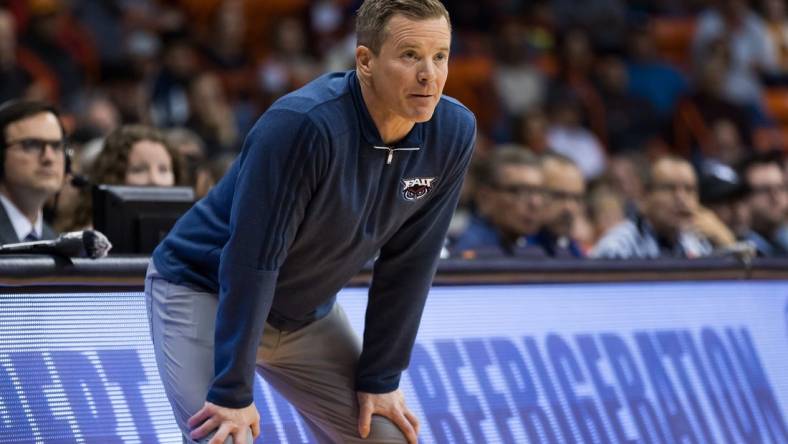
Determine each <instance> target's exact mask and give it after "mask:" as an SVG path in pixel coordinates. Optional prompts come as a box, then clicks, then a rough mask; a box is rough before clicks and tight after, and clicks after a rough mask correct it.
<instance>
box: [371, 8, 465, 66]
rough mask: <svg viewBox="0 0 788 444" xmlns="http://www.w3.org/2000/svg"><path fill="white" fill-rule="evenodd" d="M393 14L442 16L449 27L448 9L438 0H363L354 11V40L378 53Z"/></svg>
mask: <svg viewBox="0 0 788 444" xmlns="http://www.w3.org/2000/svg"><path fill="white" fill-rule="evenodd" d="M395 14H402V15H404V16H405V17H407V18H409V19H413V20H426V19H433V18H440V17H444V18H445V19H446V23H448V24H449V27H450V28H451V21H450V20H449V11H447V10H446V7H445V6H443V3H441V2H440V0H365V1H364V3H363V4H362V5H361V7H360V8H358V11H357V12H356V40H357V44H358V45H359V46H366V47H367V48H369V49H370V50H371V51H372V52H373V53H375V54H378V52H379V51H380V47H381V46H383V41H384V40H385V39H386V32H387V30H386V25H388V21H389V19H390V18H391V17H392V16H394V15H395Z"/></svg>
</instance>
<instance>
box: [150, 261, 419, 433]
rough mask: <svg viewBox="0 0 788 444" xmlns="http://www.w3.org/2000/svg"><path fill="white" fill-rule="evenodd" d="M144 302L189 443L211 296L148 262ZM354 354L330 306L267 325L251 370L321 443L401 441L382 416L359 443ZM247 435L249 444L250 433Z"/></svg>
mask: <svg viewBox="0 0 788 444" xmlns="http://www.w3.org/2000/svg"><path fill="white" fill-rule="evenodd" d="M145 297H146V303H147V308H148V320H149V322H150V328H151V337H152V338H153V347H154V351H155V354H156V363H157V364H158V368H159V374H160V376H161V380H162V383H163V385H164V390H165V392H166V393H167V397H168V399H169V401H170V404H171V405H172V408H173V413H174V414H175V420H176V421H177V423H178V426H179V427H180V429H181V431H182V433H183V436H184V442H186V443H192V442H194V441H192V440H190V439H189V438H188V435H189V427H188V425H187V421H188V419H189V417H191V416H192V415H193V414H194V413H196V412H197V411H198V410H199V409H200V408H201V407H202V406H203V403H204V402H205V396H206V394H207V393H208V389H209V386H210V383H211V380H212V379H213V335H214V327H215V322H216V307H217V304H218V298H217V295H216V294H214V293H210V292H204V291H199V290H195V289H193V288H190V287H185V286H181V285H176V284H173V283H171V282H168V281H167V280H165V279H164V278H163V277H162V276H161V275H159V274H158V273H157V272H156V269H155V267H153V264H152V263H151V266H150V267H149V268H148V274H147V276H146V278H145ZM360 354H361V345H360V341H359V339H358V337H357V336H356V334H355V333H354V332H353V330H352V328H351V327H350V324H349V322H348V320H347V317H346V316H345V312H344V311H343V310H342V308H341V307H340V306H339V305H338V304H337V305H335V306H334V308H333V310H332V311H331V313H329V314H328V315H327V316H326V317H324V318H323V319H320V320H318V321H315V322H313V323H311V324H309V325H307V326H306V327H304V328H301V329H299V330H296V331H292V332H285V331H281V330H278V329H276V328H274V327H272V326H271V325H269V324H266V326H265V331H264V333H263V337H262V340H261V341H260V346H259V347H258V349H257V371H258V373H260V375H261V376H262V377H263V379H265V380H266V381H267V382H268V383H269V384H270V385H271V386H272V387H273V388H275V389H276V390H277V391H278V392H279V393H280V394H281V395H282V396H284V397H285V398H286V399H287V400H288V401H290V403H291V404H292V405H293V406H294V407H295V408H296V410H297V411H298V412H299V413H300V414H301V416H302V417H303V418H304V420H305V422H306V424H307V426H308V427H309V428H310V430H311V431H312V433H313V434H314V436H315V438H316V439H317V440H318V442H320V443H404V442H406V439H405V437H404V435H403V434H402V432H400V430H399V429H398V428H397V426H395V425H394V424H393V423H392V422H391V421H389V420H388V419H387V418H384V417H381V416H373V418H372V428H371V432H370V435H369V437H368V438H367V439H365V440H362V439H361V438H359V436H358V431H357V430H358V427H357V423H358V403H357V400H356V392H355V390H354V388H353V382H354V372H355V368H356V363H357V361H358V357H359V355H360ZM248 433H249V438H250V440H249V442H251V430H249V432H248ZM208 439H209V438H204V439H202V440H200V442H207V441H208ZM263 440H264V441H265V437H263ZM225 442H226V443H232V439H228V440H227V441H225Z"/></svg>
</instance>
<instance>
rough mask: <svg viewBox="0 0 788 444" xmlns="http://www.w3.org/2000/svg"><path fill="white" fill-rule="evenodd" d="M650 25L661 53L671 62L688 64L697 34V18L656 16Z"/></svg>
mask: <svg viewBox="0 0 788 444" xmlns="http://www.w3.org/2000/svg"><path fill="white" fill-rule="evenodd" d="M650 25H651V32H652V35H653V36H654V42H655V44H656V46H657V51H659V53H660V55H661V56H662V57H663V58H665V59H666V60H668V61H669V62H672V63H675V64H677V65H680V66H686V65H687V64H688V60H689V55H690V46H691V45H692V38H693V36H694V35H695V25H696V23H695V18H694V17H656V18H654V19H652V20H651V23H650Z"/></svg>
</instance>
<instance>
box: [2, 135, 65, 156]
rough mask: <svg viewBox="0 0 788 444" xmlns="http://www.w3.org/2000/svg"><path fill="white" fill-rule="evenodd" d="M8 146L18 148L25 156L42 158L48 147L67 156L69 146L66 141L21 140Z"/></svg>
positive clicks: (13, 141) (8, 143) (10, 142)
mask: <svg viewBox="0 0 788 444" xmlns="http://www.w3.org/2000/svg"><path fill="white" fill-rule="evenodd" d="M6 145H7V146H8V147H9V148H11V147H13V146H18V147H19V148H21V149H22V152H24V153H25V154H30V155H35V156H41V155H42V154H43V153H44V150H45V149H46V147H47V146H50V147H51V148H52V150H53V151H54V152H55V154H65V153H66V151H67V150H68V145H67V144H66V141H65V140H46V139H36V138H28V139H19V140H11V141H8V142H6Z"/></svg>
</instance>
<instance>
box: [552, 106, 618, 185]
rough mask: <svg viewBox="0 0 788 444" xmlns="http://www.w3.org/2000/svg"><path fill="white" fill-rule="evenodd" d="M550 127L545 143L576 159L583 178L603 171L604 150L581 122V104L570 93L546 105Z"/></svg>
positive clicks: (591, 177) (592, 176)
mask: <svg viewBox="0 0 788 444" xmlns="http://www.w3.org/2000/svg"><path fill="white" fill-rule="evenodd" d="M548 108H549V109H550V127H549V129H548V130H547V145H548V146H549V147H550V148H551V149H552V150H553V151H556V152H558V153H561V154H563V155H565V156H567V157H569V158H571V159H572V160H574V161H575V163H576V164H577V166H579V167H580V170H581V171H582V172H583V176H584V177H585V178H586V179H593V178H595V177H598V176H599V175H600V174H602V173H603V172H604V171H605V165H606V162H607V158H606V153H605V149H604V147H603V146H602V143H601V142H600V141H599V139H598V138H597V137H596V136H595V135H594V133H592V132H591V131H590V130H588V129H587V128H585V127H584V126H583V125H582V121H583V118H582V115H581V111H580V110H581V107H580V103H579V102H578V101H577V98H576V97H574V96H572V95H564V96H555V97H553V99H552V102H551V103H550V104H549V106H548Z"/></svg>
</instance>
